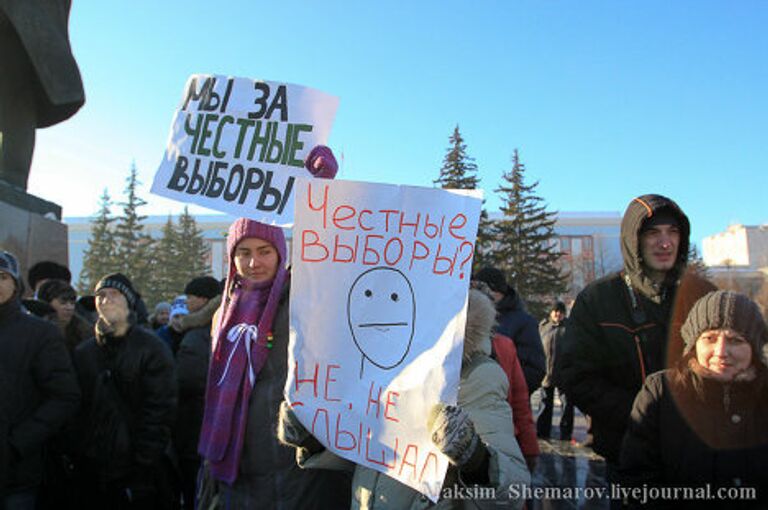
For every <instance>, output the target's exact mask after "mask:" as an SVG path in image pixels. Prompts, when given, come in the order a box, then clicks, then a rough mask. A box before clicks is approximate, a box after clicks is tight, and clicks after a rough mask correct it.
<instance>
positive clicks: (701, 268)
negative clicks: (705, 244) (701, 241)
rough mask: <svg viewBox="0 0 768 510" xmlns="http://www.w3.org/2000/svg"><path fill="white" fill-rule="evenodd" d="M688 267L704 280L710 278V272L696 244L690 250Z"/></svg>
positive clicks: (692, 244)
mask: <svg viewBox="0 0 768 510" xmlns="http://www.w3.org/2000/svg"><path fill="white" fill-rule="evenodd" d="M688 267H689V268H690V269H691V270H693V271H694V272H695V273H696V274H697V275H699V276H701V277H702V278H707V279H708V278H709V270H708V268H707V265H706V264H705V263H704V259H703V258H701V255H699V250H698V248H696V245H695V244H694V243H691V247H690V248H689V249H688Z"/></svg>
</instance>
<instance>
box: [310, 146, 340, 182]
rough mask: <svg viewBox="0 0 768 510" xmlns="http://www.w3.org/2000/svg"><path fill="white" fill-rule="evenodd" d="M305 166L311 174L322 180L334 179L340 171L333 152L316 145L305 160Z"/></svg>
mask: <svg viewBox="0 0 768 510" xmlns="http://www.w3.org/2000/svg"><path fill="white" fill-rule="evenodd" d="M304 166H305V167H306V168H307V170H309V173H311V174H312V175H314V176H315V177H319V178H321V179H333V178H334V177H336V172H338V170H339V164H338V163H337V162H336V158H335V157H334V155H333V151H331V149H330V148H329V147H326V146H325V145H315V147H314V148H313V149H312V150H311V151H310V152H309V156H307V159H306V160H304Z"/></svg>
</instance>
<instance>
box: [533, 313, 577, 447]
mask: <svg viewBox="0 0 768 510" xmlns="http://www.w3.org/2000/svg"><path fill="white" fill-rule="evenodd" d="M567 324H568V319H567V318H566V316H565V303H563V302H562V301H556V302H555V303H553V305H552V307H551V310H550V311H549V317H547V318H546V319H544V320H542V321H541V322H540V323H539V334H540V335H541V342H542V343H543V344H544V354H546V356H547V375H546V376H545V377H544V381H543V382H542V383H541V386H542V387H543V388H544V398H543V399H542V400H543V402H544V411H542V413H541V414H540V415H539V419H538V420H536V432H537V434H538V436H539V437H541V438H548V437H549V434H550V432H551V431H552V413H553V411H554V407H555V389H556V388H557V389H558V393H559V395H560V401H561V402H562V405H563V414H562V416H561V417H560V439H562V440H563V441H570V440H571V436H572V434H573V411H574V410H573V402H571V401H570V399H569V398H568V397H567V396H566V395H565V393H564V392H563V391H562V390H561V388H562V385H561V384H560V351H561V350H562V349H563V340H564V339H565V328H566V326H567Z"/></svg>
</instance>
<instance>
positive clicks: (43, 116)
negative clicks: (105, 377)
mask: <svg viewBox="0 0 768 510" xmlns="http://www.w3.org/2000/svg"><path fill="white" fill-rule="evenodd" d="M70 6H71V1H70V0H0V218H2V222H0V247H2V248H4V249H7V250H9V251H12V252H13V253H14V254H16V256H17V257H18V258H19V261H20V262H21V264H22V268H23V269H24V271H25V272H26V268H27V267H29V265H30V264H33V263H34V262H36V261H38V260H53V261H55V262H59V263H62V264H67V227H66V225H64V224H63V223H61V207H59V206H58V205H56V204H53V203H51V202H48V201H46V200H42V199H40V198H37V197H34V196H32V195H29V194H28V193H26V189H27V181H28V179H29V168H30V164H31V162H32V153H33V151H34V147H35V129H37V128H43V127H47V126H52V125H54V124H57V123H59V122H62V121H64V120H66V119H68V118H69V117H71V116H72V115H74V114H75V113H76V112H77V111H78V110H79V109H80V107H81V106H82V105H83V103H84V102H85V93H84V92H83V83H82V80H81V78H80V71H79V70H78V68H77V63H76V62H75V59H74V57H73V56H72V50H71V48H70V45H69V35H68V22H69V10H70Z"/></svg>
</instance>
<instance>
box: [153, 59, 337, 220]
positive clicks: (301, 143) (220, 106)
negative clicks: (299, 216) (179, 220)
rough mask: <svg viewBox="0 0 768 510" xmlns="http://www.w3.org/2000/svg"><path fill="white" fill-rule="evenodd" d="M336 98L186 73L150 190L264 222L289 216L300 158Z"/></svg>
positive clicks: (323, 127)
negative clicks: (165, 145) (187, 74)
mask: <svg viewBox="0 0 768 510" xmlns="http://www.w3.org/2000/svg"><path fill="white" fill-rule="evenodd" d="M338 103H339V101H338V98H336V97H333V96H329V95H328V94H325V93H323V92H320V91H319V90H314V89H311V88H307V87H301V86H298V85H291V84H287V83H279V82H272V81H260V80H250V79H246V78H233V77H227V76H219V75H200V74H196V75H192V76H191V77H190V78H189V80H187V85H186V87H185V88H184V96H183V98H182V101H181V104H180V105H179V108H178V109H177V110H176V114H175V115H174V118H173V123H172V125H171V133H170V136H169V139H168V145H167V147H166V150H165V156H164V157H163V160H162V162H161V163H160V167H159V168H158V170H157V173H156V174H155V179H154V182H153V183H152V190H151V191H152V193H155V194H157V195H161V196H164V197H167V198H172V199H174V200H179V201H181V202H188V203H194V204H198V205H202V206H205V207H208V208H210V209H216V210H218V211H223V212H226V213H229V214H232V215H234V216H243V217H247V218H251V219H254V220H257V221H261V222H264V223H270V224H275V225H282V226H285V225H290V224H291V223H292V222H293V187H294V183H295V180H296V178H297V177H305V176H310V175H311V174H310V173H309V172H308V171H307V170H306V169H305V168H304V158H305V157H306V156H307V155H308V154H309V151H311V150H312V148H313V147H314V146H315V145H317V144H324V143H325V142H326V140H327V139H328V135H329V134H330V131H331V125H332V123H333V118H334V116H335V114H336V108H337V107H338Z"/></svg>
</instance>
